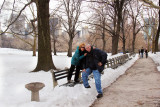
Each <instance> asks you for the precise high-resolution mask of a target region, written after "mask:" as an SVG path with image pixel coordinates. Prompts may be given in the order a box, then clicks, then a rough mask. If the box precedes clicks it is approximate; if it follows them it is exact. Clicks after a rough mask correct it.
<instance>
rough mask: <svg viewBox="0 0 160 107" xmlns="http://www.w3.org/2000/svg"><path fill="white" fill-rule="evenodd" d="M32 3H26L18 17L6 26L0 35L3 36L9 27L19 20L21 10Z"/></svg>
mask: <svg viewBox="0 0 160 107" xmlns="http://www.w3.org/2000/svg"><path fill="white" fill-rule="evenodd" d="M31 3H32V1H30V2H29V3H27V4H26V5H25V6H24V7H23V8H22V9H21V10H20V12H19V14H18V16H17V17H16V18H15V19H14V20H13V21H12V22H11V23H10V24H9V25H8V26H7V28H6V30H4V31H3V32H2V33H1V34H0V35H2V34H4V33H5V32H6V31H7V30H8V29H9V27H10V26H11V25H12V24H13V23H14V22H15V21H16V20H17V19H18V18H19V16H20V15H21V14H22V12H23V10H24V9H25V8H26V7H27V6H28V5H30V4H31Z"/></svg>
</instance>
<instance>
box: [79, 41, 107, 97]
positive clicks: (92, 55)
mask: <svg viewBox="0 0 160 107" xmlns="http://www.w3.org/2000/svg"><path fill="white" fill-rule="evenodd" d="M85 49H86V51H88V53H87V56H86V59H85V62H84V65H83V68H84V69H83V71H82V79H83V85H84V87H85V88H91V87H90V85H89V83H88V76H89V75H90V74H91V73H93V76H94V79H95V85H96V89H97V92H98V95H97V98H100V97H102V96H103V92H102V87H101V72H102V71H103V69H104V66H105V63H106V60H107V54H106V53H105V52H103V51H101V50H100V49H97V48H94V49H93V47H91V45H90V44H88V45H86V46H85Z"/></svg>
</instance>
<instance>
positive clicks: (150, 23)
mask: <svg viewBox="0 0 160 107" xmlns="http://www.w3.org/2000/svg"><path fill="white" fill-rule="evenodd" d="M155 24H156V23H155V18H153V17H149V18H145V19H144V26H145V28H144V29H145V31H144V38H145V40H147V36H150V37H153V36H154V35H155V31H156V30H155Z"/></svg>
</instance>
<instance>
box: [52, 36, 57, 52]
mask: <svg viewBox="0 0 160 107" xmlns="http://www.w3.org/2000/svg"><path fill="white" fill-rule="evenodd" d="M53 50H54V55H57V51H56V40H55V38H54V39H53Z"/></svg>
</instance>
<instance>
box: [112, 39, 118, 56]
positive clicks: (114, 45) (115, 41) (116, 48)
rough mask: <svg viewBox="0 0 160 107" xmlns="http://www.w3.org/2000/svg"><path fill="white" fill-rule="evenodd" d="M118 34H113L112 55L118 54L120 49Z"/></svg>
mask: <svg viewBox="0 0 160 107" xmlns="http://www.w3.org/2000/svg"><path fill="white" fill-rule="evenodd" d="M118 39H119V37H118V36H113V37H112V55H115V54H117V51H118Z"/></svg>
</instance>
